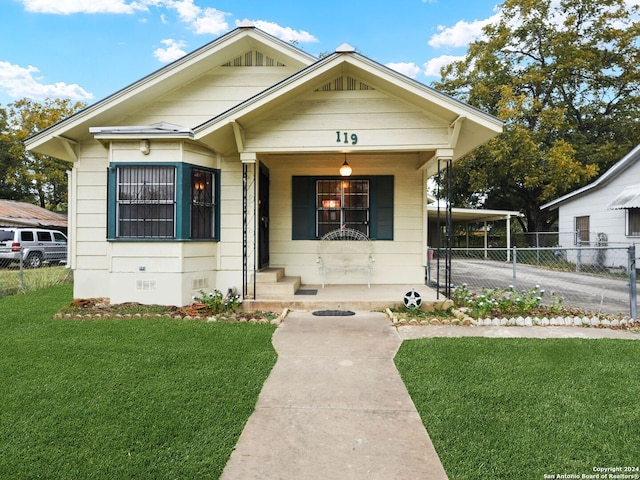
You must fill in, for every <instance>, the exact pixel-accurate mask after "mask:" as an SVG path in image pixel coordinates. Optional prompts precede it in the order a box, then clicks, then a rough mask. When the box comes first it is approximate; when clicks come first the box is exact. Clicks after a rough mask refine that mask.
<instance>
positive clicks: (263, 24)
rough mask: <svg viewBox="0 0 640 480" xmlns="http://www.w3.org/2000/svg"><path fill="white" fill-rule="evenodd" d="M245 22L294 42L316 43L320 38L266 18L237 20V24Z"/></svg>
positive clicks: (286, 40) (281, 38)
mask: <svg viewBox="0 0 640 480" xmlns="http://www.w3.org/2000/svg"><path fill="white" fill-rule="evenodd" d="M244 22H249V23H252V24H253V25H255V26H256V27H257V28H259V29H260V30H264V31H265V32H267V33H269V34H271V35H273V36H274V37H276V38H279V39H280V40H284V41H285V42H294V43H316V42H318V39H317V38H316V37H314V36H313V35H311V34H310V33H309V32H305V31H304V30H294V29H292V28H290V27H281V26H280V25H278V24H277V23H273V22H267V21H264V20H255V21H254V20H248V19H245V20H237V21H236V26H237V25H240V24H242V23H244Z"/></svg>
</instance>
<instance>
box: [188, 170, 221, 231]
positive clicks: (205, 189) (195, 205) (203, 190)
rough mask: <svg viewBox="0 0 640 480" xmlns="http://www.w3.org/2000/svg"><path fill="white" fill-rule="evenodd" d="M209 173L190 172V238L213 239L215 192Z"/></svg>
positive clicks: (212, 176)
mask: <svg viewBox="0 0 640 480" xmlns="http://www.w3.org/2000/svg"><path fill="white" fill-rule="evenodd" d="M214 188H215V187H214V175H213V173H212V172H211V171H207V170H201V169H198V168H194V169H192V170H191V238H213V237H214V233H215V223H214V219H215V201H214V200H215V190H214Z"/></svg>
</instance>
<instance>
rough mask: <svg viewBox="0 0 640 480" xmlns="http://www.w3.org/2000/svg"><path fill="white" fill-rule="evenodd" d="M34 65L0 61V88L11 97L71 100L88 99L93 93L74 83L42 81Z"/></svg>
mask: <svg viewBox="0 0 640 480" xmlns="http://www.w3.org/2000/svg"><path fill="white" fill-rule="evenodd" d="M39 71H40V70H38V69H37V68H36V67H32V66H31V65H29V66H28V67H26V68H25V67H21V66H19V65H13V64H11V63H9V62H3V61H0V90H4V91H6V92H7V94H8V95H9V96H10V97H13V98H23V97H29V98H36V99H45V98H70V99H72V100H88V99H91V98H93V94H91V93H89V92H87V91H86V90H85V89H83V88H82V87H80V86H79V85H78V84H76V83H74V84H71V85H68V84H66V83H63V82H58V83H55V84H46V83H42V78H41V77H35V78H34V76H33V74H35V73H38V72H39Z"/></svg>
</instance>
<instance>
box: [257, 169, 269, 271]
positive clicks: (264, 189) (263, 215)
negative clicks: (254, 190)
mask: <svg viewBox="0 0 640 480" xmlns="http://www.w3.org/2000/svg"><path fill="white" fill-rule="evenodd" d="M268 266H269V169H268V168H267V167H266V166H264V165H263V164H260V173H259V179H258V269H260V268H264V267H268Z"/></svg>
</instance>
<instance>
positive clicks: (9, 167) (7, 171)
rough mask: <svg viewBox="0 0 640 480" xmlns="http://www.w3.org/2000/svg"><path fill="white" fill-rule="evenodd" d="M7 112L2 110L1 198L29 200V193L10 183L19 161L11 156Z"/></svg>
mask: <svg viewBox="0 0 640 480" xmlns="http://www.w3.org/2000/svg"><path fill="white" fill-rule="evenodd" d="M8 132H9V127H8V124H7V111H6V110H5V109H0V198H4V199H7V200H27V199H28V192H25V191H23V190H22V189H20V188H16V187H17V186H16V185H13V184H12V182H11V181H10V179H11V176H12V172H15V171H16V170H17V168H18V165H19V159H18V158H16V157H14V156H13V155H12V154H11V141H10V140H9V137H8Z"/></svg>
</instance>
